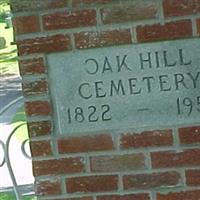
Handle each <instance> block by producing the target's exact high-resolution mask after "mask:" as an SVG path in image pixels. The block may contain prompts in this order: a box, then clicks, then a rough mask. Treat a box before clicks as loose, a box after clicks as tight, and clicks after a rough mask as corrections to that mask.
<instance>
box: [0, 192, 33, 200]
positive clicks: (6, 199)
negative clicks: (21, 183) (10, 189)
mask: <svg viewBox="0 0 200 200" xmlns="http://www.w3.org/2000/svg"><path fill="white" fill-rule="evenodd" d="M0 199H1V200H16V197H15V195H14V194H12V193H0ZM23 200H37V198H36V197H24V198H23Z"/></svg>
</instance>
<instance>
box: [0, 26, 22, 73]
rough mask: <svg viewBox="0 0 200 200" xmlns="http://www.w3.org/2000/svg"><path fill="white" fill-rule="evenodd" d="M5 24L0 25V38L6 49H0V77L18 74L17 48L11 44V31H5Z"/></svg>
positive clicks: (10, 29) (9, 29)
mask: <svg viewBox="0 0 200 200" xmlns="http://www.w3.org/2000/svg"><path fill="white" fill-rule="evenodd" d="M5 26H6V24H5V23H0V37H4V38H5V39H6V48H4V49H0V75H6V74H19V69H18V63H17V47H16V45H11V42H13V29H12V28H8V29H5Z"/></svg>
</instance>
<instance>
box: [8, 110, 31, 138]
mask: <svg viewBox="0 0 200 200" xmlns="http://www.w3.org/2000/svg"><path fill="white" fill-rule="evenodd" d="M25 122H26V116H25V111H24V107H21V108H20V109H19V110H18V111H17V113H16V114H15V116H14V117H13V119H12V127H13V129H14V128H15V127H17V126H18V125H20V124H23V123H25ZM15 136H16V137H17V139H19V140H20V141H24V140H26V139H28V130H27V126H26V125H24V126H21V127H20V128H19V129H18V130H17V132H16V133H15Z"/></svg>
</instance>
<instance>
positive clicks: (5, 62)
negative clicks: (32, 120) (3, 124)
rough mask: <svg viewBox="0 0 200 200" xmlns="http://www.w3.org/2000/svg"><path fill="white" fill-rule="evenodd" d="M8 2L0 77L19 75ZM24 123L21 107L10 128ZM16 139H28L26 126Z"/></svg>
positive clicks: (0, 22)
mask: <svg viewBox="0 0 200 200" xmlns="http://www.w3.org/2000/svg"><path fill="white" fill-rule="evenodd" d="M8 2H9V0H0V37H4V38H5V39H6V48H4V49H0V77H1V76H2V77H3V76H8V75H15V74H19V71H18V63H17V48H16V45H11V43H12V42H13V30H12V28H7V29H5V27H6V21H5V19H6V17H8V16H9V15H10V14H9V13H10V7H9V5H8ZM25 121H26V117H25V113H24V107H21V108H20V109H19V110H18V111H17V113H16V114H15V116H14V117H13V119H12V122H11V123H12V127H13V128H14V127H16V126H18V125H19V124H21V123H24V122H25ZM16 137H17V139H19V140H21V141H22V140H23V141H24V140H25V139H27V138H28V131H27V127H26V126H22V127H21V128H20V129H18V131H17V133H16ZM36 199H37V198H36V197H33V196H30V197H24V198H23V200H36ZM0 200H16V197H15V195H14V193H11V192H6V193H5V192H3V193H0Z"/></svg>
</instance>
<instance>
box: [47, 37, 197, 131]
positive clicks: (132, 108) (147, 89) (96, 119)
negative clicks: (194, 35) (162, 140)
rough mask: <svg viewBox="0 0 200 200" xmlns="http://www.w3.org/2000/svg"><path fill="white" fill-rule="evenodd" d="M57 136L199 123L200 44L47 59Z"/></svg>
mask: <svg viewBox="0 0 200 200" xmlns="http://www.w3.org/2000/svg"><path fill="white" fill-rule="evenodd" d="M48 63H49V80H50V84H51V95H52V102H53V105H54V120H55V131H56V134H65V135H66V134H67V135H68V134H69V135H70V134H77V133H78V134H80V133H83V132H86V133H88V132H94V131H102V130H104V131H105V130H113V129H117V130H124V129H126V130H127V129H129V128H130V129H131V128H137V127H138V128H139V127H140V128H141V127H147V126H148V127H151V126H158V127H163V126H168V125H181V124H184V125H186V124H195V123H199V116H200V39H188V40H178V41H167V42H158V43H153V44H150V43H149V44H139V45H127V46H121V47H108V48H101V49H91V50H81V51H76V53H73V52H72V53H67V52H64V53H55V54H49V55H48Z"/></svg>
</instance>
